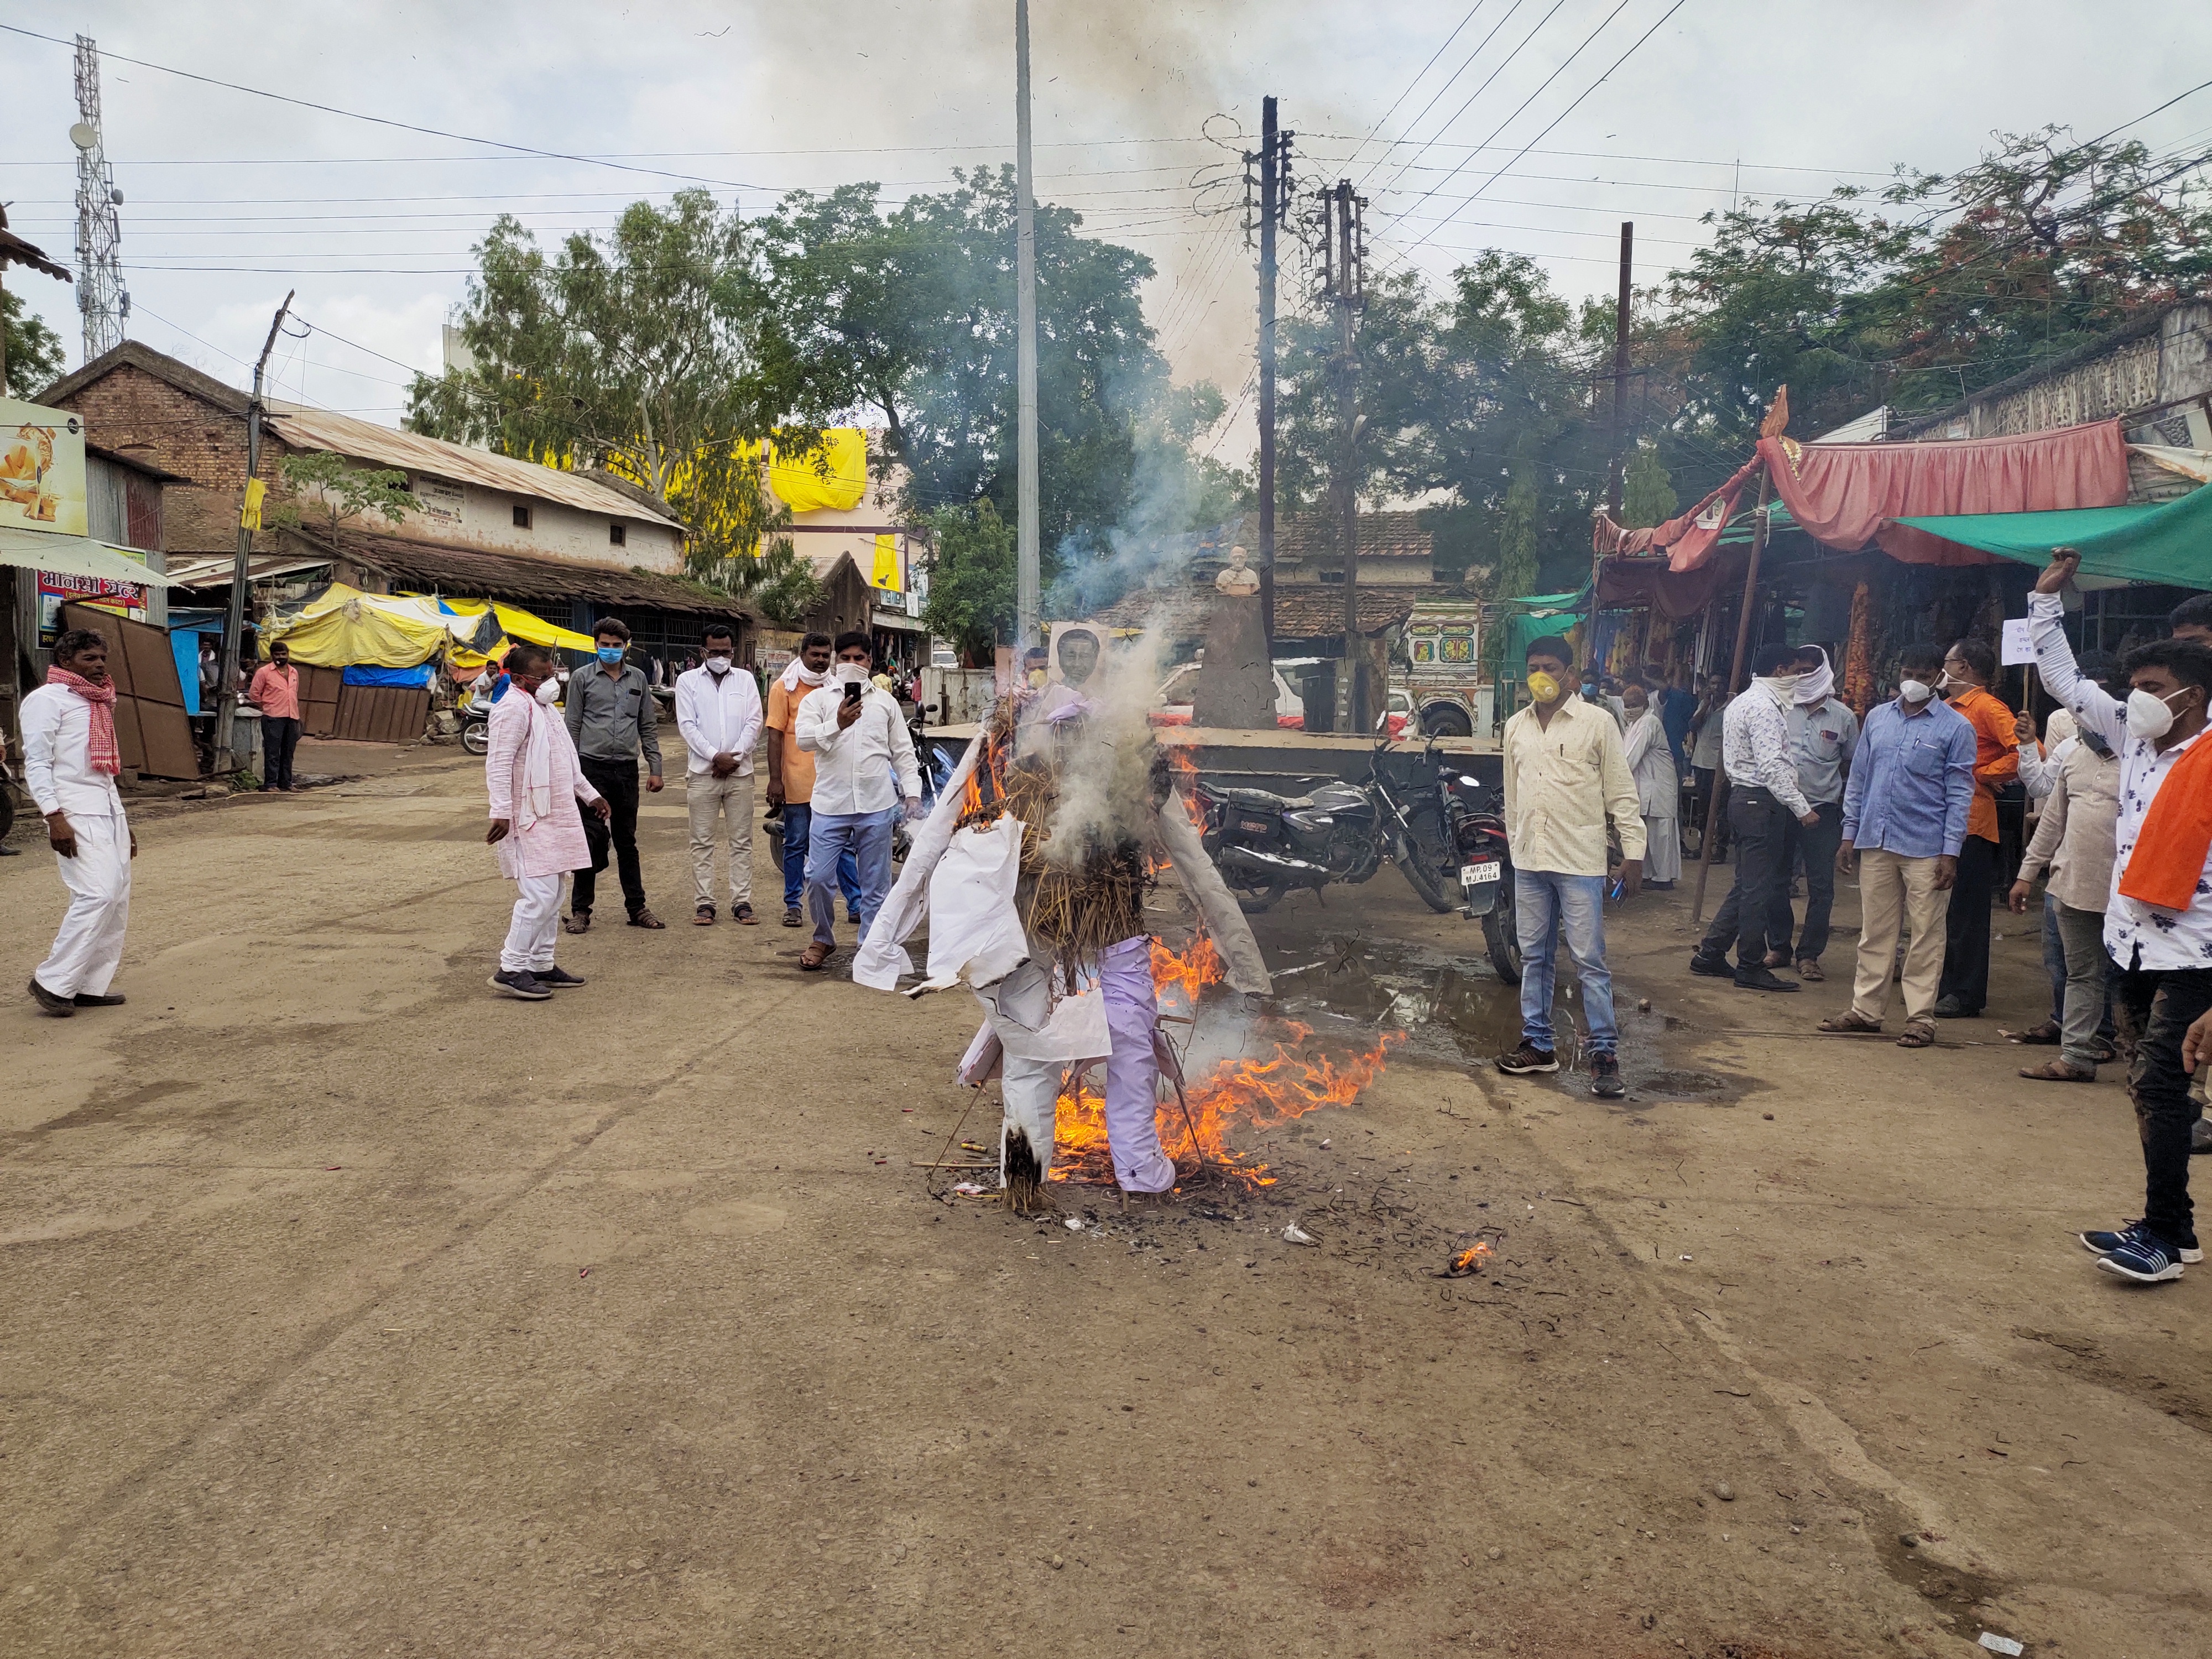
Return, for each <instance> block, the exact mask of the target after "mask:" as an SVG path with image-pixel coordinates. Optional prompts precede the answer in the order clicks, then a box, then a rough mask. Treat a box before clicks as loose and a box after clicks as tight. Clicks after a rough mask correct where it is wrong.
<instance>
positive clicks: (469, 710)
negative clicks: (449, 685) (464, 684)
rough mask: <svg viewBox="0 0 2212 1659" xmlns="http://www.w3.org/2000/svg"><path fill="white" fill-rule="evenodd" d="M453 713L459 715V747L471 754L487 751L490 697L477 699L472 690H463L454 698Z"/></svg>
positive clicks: (488, 746) (489, 726)
mask: <svg viewBox="0 0 2212 1659" xmlns="http://www.w3.org/2000/svg"><path fill="white" fill-rule="evenodd" d="M453 713H454V714H458V715H459V717H460V721H461V747H462V748H464V749H465V750H468V751H469V753H471V755H482V754H485V753H488V752H489V750H490V749H491V699H489V697H487V698H485V699H483V701H482V702H478V701H477V694H476V693H475V692H474V691H464V692H462V693H461V695H460V696H459V697H457V698H455V699H454V702H453Z"/></svg>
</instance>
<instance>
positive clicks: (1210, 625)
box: [1191, 594, 1275, 732]
mask: <svg viewBox="0 0 2212 1659" xmlns="http://www.w3.org/2000/svg"><path fill="white" fill-rule="evenodd" d="M1191 720H1192V723H1193V724H1194V725H1198V726H1213V727H1215V728H1217V729H1221V730H1226V731H1231V732H1263V731H1272V730H1273V729H1274V725H1275V678H1274V674H1273V669H1272V667H1271V665H1270V664H1269V663H1268V661H1267V628H1266V625H1265V623H1264V622H1263V620H1262V618H1261V615H1260V601H1259V599H1257V598H1256V597H1248V596H1243V595H1237V594H1223V595H1221V596H1219V597H1218V598H1217V599H1215V600H1214V602H1213V614H1212V616H1211V617H1208V618H1207V619H1206V661H1205V662H1204V664H1203V665H1200V669H1199V671H1198V695H1197V696H1196V697H1195V699H1194V706H1193V708H1192V710H1191Z"/></svg>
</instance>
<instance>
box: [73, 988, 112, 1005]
mask: <svg viewBox="0 0 2212 1659" xmlns="http://www.w3.org/2000/svg"><path fill="white" fill-rule="evenodd" d="M70 1001H71V1002H74V1003H75V1004H76V1006H78V1007H80V1008H120V1007H121V1006H123V993H122V992H120V991H110V992H108V993H107V994H106V995H105V996H97V997H96V996H94V995H93V994H91V993H90V992H88V991H79V992H78V993H77V994H76V995H75V996H73V997H71V998H70Z"/></svg>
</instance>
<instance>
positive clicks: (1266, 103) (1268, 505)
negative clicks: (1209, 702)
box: [1245, 97, 1293, 661]
mask: <svg viewBox="0 0 2212 1659" xmlns="http://www.w3.org/2000/svg"><path fill="white" fill-rule="evenodd" d="M1292 136H1293V135H1291V134H1290V133H1287V132H1283V131H1278V130H1277V126H1276V111H1275V100H1274V99H1273V98H1272V97H1270V98H1264V99H1262V100H1261V102H1260V155H1259V162H1260V617H1261V625H1262V626H1263V627H1264V628H1265V629H1266V631H1267V656H1268V659H1269V660H1271V661H1272V660H1273V658H1274V654H1275V268H1276V267H1275V231H1276V228H1277V227H1278V226H1279V225H1280V224H1281V223H1282V222H1283V221H1284V220H1285V218H1286V217H1287V216H1288V215H1289V212H1290V204H1291V137H1292ZM1245 159H1246V160H1247V161H1250V160H1251V159H1252V158H1251V157H1249V156H1247V157H1246V158H1245Z"/></svg>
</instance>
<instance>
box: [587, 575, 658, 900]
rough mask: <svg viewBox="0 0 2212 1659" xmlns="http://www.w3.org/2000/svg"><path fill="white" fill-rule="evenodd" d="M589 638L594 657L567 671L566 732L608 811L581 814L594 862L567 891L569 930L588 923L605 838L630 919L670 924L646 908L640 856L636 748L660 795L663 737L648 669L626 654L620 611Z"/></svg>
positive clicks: (625, 629) (625, 627) (652, 786)
mask: <svg viewBox="0 0 2212 1659" xmlns="http://www.w3.org/2000/svg"><path fill="white" fill-rule="evenodd" d="M594 644H595V646H596V647H597V652H596V655H595V656H594V657H593V659H592V661H590V662H587V663H586V664H585V665H583V666H582V667H581V668H579V669H578V670H577V671H575V672H574V673H573V674H571V675H569V676H568V708H567V714H568V735H569V736H570V737H571V738H574V739H575V740H576V757H577V758H578V760H579V761H580V762H581V763H582V765H583V769H584V776H585V777H586V779H588V780H589V781H590V782H591V786H592V788H594V789H596V790H598V791H599V793H601V794H602V795H605V797H606V798H607V804H608V805H609V806H610V807H611V809H612V810H611V811H610V812H609V813H608V816H607V818H606V821H605V823H604V824H602V823H600V822H599V820H598V819H597V818H595V817H589V816H587V817H586V818H585V819H584V836H585V839H586V840H587V841H589V842H591V845H592V862H591V865H590V866H589V867H588V868H586V869H582V870H579V871H577V872H576V880H575V884H574V888H573V890H571V891H570V893H569V896H568V931H569V932H570V933H582V932H583V931H584V930H585V929H586V928H587V927H590V926H591V925H592V899H593V898H594V897H596V896H598V878H599V872H600V871H602V870H604V869H605V868H606V867H607V845H608V842H610V841H611V842H613V844H614V854H615V861H616V866H617V869H618V870H619V871H620V872H621V876H622V890H623V908H626V909H628V910H629V925H630V926H631V927H666V926H667V924H666V923H665V922H664V921H661V919H660V918H659V916H656V915H653V912H652V911H651V910H649V909H647V908H646V903H645V874H644V872H643V871H642V870H641V869H640V867H639V865H638V857H637V754H638V750H640V749H643V750H645V769H646V772H647V778H646V781H645V787H647V789H649V790H651V791H652V792H653V793H655V794H658V793H660V736H659V732H657V731H656V730H655V729H654V728H655V726H657V725H658V723H659V718H660V712H659V708H658V706H657V705H656V704H655V703H654V702H653V690H652V688H651V687H650V686H649V685H648V684H647V683H646V678H645V671H644V670H643V669H642V668H640V667H639V666H638V665H636V664H635V663H631V662H626V661H624V660H623V659H624V658H625V657H626V656H627V655H628V654H629V626H628V625H627V624H626V623H623V622H622V621H621V620H620V619H619V618H617V617H607V618H605V620H604V621H602V622H601V623H599V628H598V629H597V631H596V634H595V636H594Z"/></svg>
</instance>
